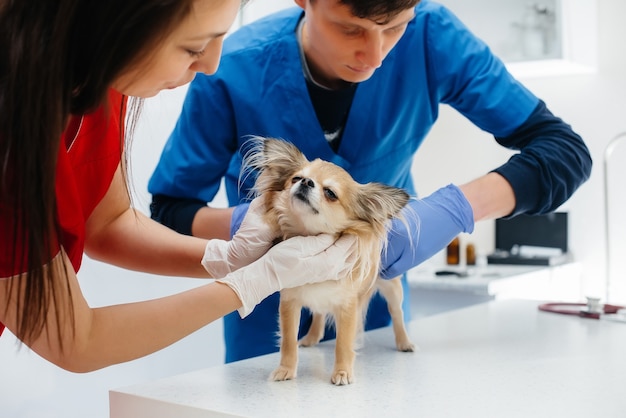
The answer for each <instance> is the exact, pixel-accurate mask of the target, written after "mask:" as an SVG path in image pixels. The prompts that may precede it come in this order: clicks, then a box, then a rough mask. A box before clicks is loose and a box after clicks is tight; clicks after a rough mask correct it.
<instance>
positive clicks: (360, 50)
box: [296, 0, 415, 88]
mask: <svg viewBox="0 0 626 418" xmlns="http://www.w3.org/2000/svg"><path fill="white" fill-rule="evenodd" d="M296 3H297V4H298V5H299V6H300V7H302V8H303V9H304V10H305V13H306V21H305V25H304V29H303V36H302V40H303V47H304V52H305V55H306V58H307V63H308V65H309V68H310V70H311V73H312V75H313V78H314V79H315V80H316V81H317V82H318V83H321V84H323V85H325V86H326V87H330V88H334V87H339V86H340V85H341V84H343V82H350V83H358V82H361V81H365V80H367V79H368V78H370V77H371V76H372V74H374V71H375V70H376V69H377V68H378V67H380V66H381V64H382V62H383V59H385V57H386V56H387V54H388V53H389V51H391V49H392V48H393V47H394V46H395V45H396V43H398V41H399V40H400V38H401V37H402V35H403V34H404V31H405V30H406V27H407V24H408V23H409V21H411V20H412V19H413V17H415V11H414V9H413V8H409V9H406V10H404V11H402V12H400V13H399V14H398V15H396V16H395V17H394V18H393V19H392V20H390V21H388V22H385V23H384V24H378V23H376V22H375V21H372V20H369V19H361V18H358V17H355V16H354V15H353V14H352V13H351V11H350V8H349V7H348V6H345V5H342V4H340V3H339V0H315V1H314V2H313V3H311V2H310V0H296Z"/></svg>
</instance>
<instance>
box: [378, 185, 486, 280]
mask: <svg viewBox="0 0 626 418" xmlns="http://www.w3.org/2000/svg"><path fill="white" fill-rule="evenodd" d="M402 216H403V217H404V221H402V220H399V219H394V220H393V223H392V227H391V229H390V231H389V234H388V240H389V241H388V245H387V248H386V250H385V251H383V254H382V260H381V276H382V277H383V278H385V279H391V278H394V277H397V276H399V275H401V274H403V273H405V272H406V271H407V270H409V269H411V268H413V267H415V266H417V265H419V264H420V263H422V262H424V261H426V260H428V259H429V258H430V257H432V256H433V255H435V254H436V253H437V252H439V251H440V250H442V249H443V248H445V247H446V246H447V245H448V244H449V243H450V241H452V239H453V238H454V237H456V236H457V235H458V234H460V233H461V232H468V233H471V232H472V231H473V230H474V212H473V210H472V207H471V206H470V204H469V202H468V201H467V199H466V198H465V196H464V195H463V193H462V192H461V190H460V189H459V188H458V187H457V186H455V185H453V184H450V185H448V186H446V187H443V188H441V189H439V190H437V191H436V192H434V193H433V194H431V195H430V196H427V197H425V198H423V199H413V200H411V201H410V202H409V203H408V205H407V206H406V207H405V208H404V209H403V211H402Z"/></svg>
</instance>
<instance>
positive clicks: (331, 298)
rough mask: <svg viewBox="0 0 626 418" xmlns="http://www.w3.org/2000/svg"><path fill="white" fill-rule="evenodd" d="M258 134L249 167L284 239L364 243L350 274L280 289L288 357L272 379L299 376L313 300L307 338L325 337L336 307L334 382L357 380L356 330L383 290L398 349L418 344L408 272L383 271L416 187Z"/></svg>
mask: <svg viewBox="0 0 626 418" xmlns="http://www.w3.org/2000/svg"><path fill="white" fill-rule="evenodd" d="M252 141H253V144H254V145H253V146H252V147H251V149H250V150H249V151H248V152H247V153H246V154H245V156H244V167H245V168H246V171H249V170H257V171H258V173H259V175H258V177H257V179H256V183H255V188H254V191H255V192H256V194H257V195H259V196H262V198H263V199H265V202H264V203H265V205H266V209H267V213H266V215H265V218H266V220H267V221H268V222H270V223H272V224H274V225H278V226H279V228H280V231H281V232H282V234H283V236H282V238H283V239H288V238H290V237H293V236H296V235H317V234H320V233H326V234H334V235H336V236H337V237H339V236H340V235H341V234H353V235H356V237H357V246H358V249H357V262H356V264H355V266H354V268H353V270H352V271H351V272H350V274H348V275H347V277H342V278H339V280H330V281H327V282H322V283H316V284H308V285H304V286H300V287H297V288H294V289H285V290H282V291H281V292H280V333H281V341H280V353H281V361H280V367H278V368H277V369H276V370H275V371H274V372H273V373H272V374H271V379H272V380H276V381H278V380H289V379H293V378H295V377H296V367H297V362H298V341H297V335H298V326H299V323H300V311H301V308H302V307H303V306H305V307H307V308H309V309H310V310H311V311H312V312H313V313H314V315H313V323H312V324H311V328H310V330H309V332H308V334H307V335H306V336H304V337H303V338H302V340H301V341H300V345H302V346H311V345H315V344H317V343H318V342H319V341H320V340H321V339H322V338H323V336H324V326H325V317H326V314H331V315H332V317H334V320H335V325H336V330H337V341H336V347H335V367H334V370H333V372H332V376H331V381H332V383H334V384H335V385H345V384H349V383H352V382H353V381H354V360H355V351H354V348H355V342H356V337H357V334H358V333H359V332H360V331H362V329H363V321H364V316H365V313H366V310H367V306H368V302H369V300H370V298H371V296H372V295H373V293H374V292H375V291H376V290H377V289H378V290H380V292H381V293H382V295H383V296H384V297H385V299H386V300H387V304H388V307H389V312H390V314H391V317H392V321H393V330H394V333H395V337H396V347H397V349H398V350H400V351H414V349H415V346H414V345H413V344H412V343H411V341H410V340H409V337H408V335H407V332H406V329H405V325H404V317H403V312H402V306H401V305H402V297H403V294H402V293H403V292H402V284H401V282H400V278H399V277H397V278H395V279H391V280H383V279H379V277H378V271H379V268H380V254H381V250H382V249H383V246H384V245H385V242H386V236H387V225H388V222H389V220H390V219H391V218H392V217H394V216H397V215H398V214H399V212H400V210H401V209H402V208H403V207H404V206H405V205H406V204H407V202H408V200H409V196H408V194H407V193H406V192H405V191H404V190H402V189H399V188H396V187H390V186H386V185H383V184H380V183H368V184H359V183H357V182H356V181H354V180H353V179H352V177H351V176H350V175H349V174H348V173H347V172H346V171H345V170H344V169H342V168H340V167H339V166H337V165H334V164H332V163H329V162H326V161H322V160H320V159H316V160H314V161H311V162H310V161H308V160H307V159H306V157H305V156H304V154H302V153H301V152H300V151H299V150H298V148H296V147H295V146H294V145H293V144H291V143H289V142H286V141H283V140H278V139H272V138H259V137H255V138H254V139H253V140H252ZM337 262H342V260H338V261H337Z"/></svg>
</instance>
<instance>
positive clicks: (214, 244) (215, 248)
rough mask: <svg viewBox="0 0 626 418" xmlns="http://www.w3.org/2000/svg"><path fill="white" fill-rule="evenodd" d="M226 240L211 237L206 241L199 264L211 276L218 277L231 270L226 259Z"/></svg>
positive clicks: (227, 245)
mask: <svg viewBox="0 0 626 418" xmlns="http://www.w3.org/2000/svg"><path fill="white" fill-rule="evenodd" d="M228 247H229V243H228V241H224V240H221V239H212V240H209V241H208V242H207V245H206V247H205V249H204V255H203V256H202V261H201V264H202V266H203V267H204V269H205V270H206V271H207V272H209V274H210V275H211V277H212V278H214V279H219V278H221V277H224V276H226V275H227V274H228V273H230V272H231V271H232V266H231V265H230V263H229V261H228Z"/></svg>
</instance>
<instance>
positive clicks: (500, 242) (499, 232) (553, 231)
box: [496, 212, 567, 252]
mask: <svg viewBox="0 0 626 418" xmlns="http://www.w3.org/2000/svg"><path fill="white" fill-rule="evenodd" d="M514 245H532V246H537V247H551V248H560V249H561V250H563V252H567V213H566V212H555V213H550V214H546V215H519V216H516V217H514V218H511V219H496V249H498V250H504V251H510V250H511V248H512V247H513V246H514Z"/></svg>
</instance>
